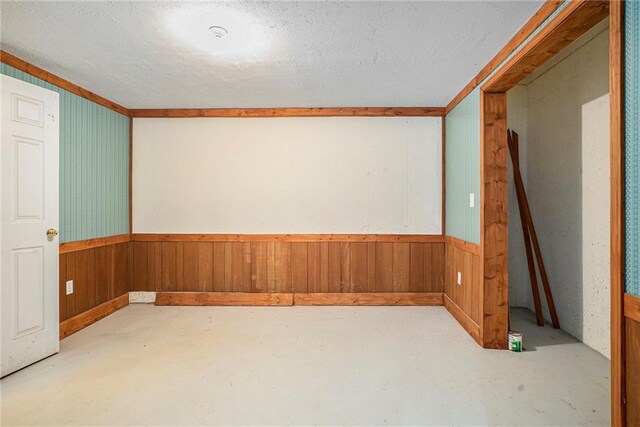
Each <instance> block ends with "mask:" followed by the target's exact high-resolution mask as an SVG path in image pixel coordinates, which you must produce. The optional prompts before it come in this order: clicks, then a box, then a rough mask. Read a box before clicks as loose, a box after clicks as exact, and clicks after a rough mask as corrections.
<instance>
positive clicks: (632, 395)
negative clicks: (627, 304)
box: [624, 318, 640, 426]
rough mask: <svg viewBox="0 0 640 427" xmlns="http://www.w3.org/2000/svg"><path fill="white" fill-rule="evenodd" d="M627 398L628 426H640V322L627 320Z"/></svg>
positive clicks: (625, 382)
mask: <svg viewBox="0 0 640 427" xmlns="http://www.w3.org/2000/svg"><path fill="white" fill-rule="evenodd" d="M625 336H626V345H625V354H624V356H625V360H626V366H628V367H629V368H627V369H626V370H625V381H624V384H625V392H626V393H625V398H626V402H627V405H626V414H624V415H626V425H628V426H640V369H638V367H639V366H640V322H637V321H636V320H634V319H631V318H627V319H626V320H625Z"/></svg>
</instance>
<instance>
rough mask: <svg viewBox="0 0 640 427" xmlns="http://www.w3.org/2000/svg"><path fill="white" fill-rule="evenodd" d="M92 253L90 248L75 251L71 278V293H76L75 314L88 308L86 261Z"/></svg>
mask: <svg viewBox="0 0 640 427" xmlns="http://www.w3.org/2000/svg"><path fill="white" fill-rule="evenodd" d="M90 255H93V253H92V250H91V249H87V250H83V251H78V252H76V253H75V275H74V280H73V293H74V294H75V295H76V298H75V300H76V304H75V309H76V314H77V313H82V312H84V311H87V310H88V309H89V304H88V294H89V275H88V271H87V263H88V260H89V256H90Z"/></svg>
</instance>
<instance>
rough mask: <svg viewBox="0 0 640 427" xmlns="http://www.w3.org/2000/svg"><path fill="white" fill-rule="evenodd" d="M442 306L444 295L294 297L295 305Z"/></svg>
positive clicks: (360, 294) (327, 294)
mask: <svg viewBox="0 0 640 427" xmlns="http://www.w3.org/2000/svg"><path fill="white" fill-rule="evenodd" d="M442 304H443V301H442V293H402V292H394V293H311V294H310V293H306V294H294V295H293V305H316V306H323V305H354V306H357V305H360V306H386V305H398V306H417V305H427V306H438V305H442Z"/></svg>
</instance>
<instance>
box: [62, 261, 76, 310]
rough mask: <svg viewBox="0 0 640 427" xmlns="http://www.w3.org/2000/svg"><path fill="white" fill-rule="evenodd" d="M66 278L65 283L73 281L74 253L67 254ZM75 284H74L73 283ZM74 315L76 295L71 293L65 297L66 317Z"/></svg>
mask: <svg viewBox="0 0 640 427" xmlns="http://www.w3.org/2000/svg"><path fill="white" fill-rule="evenodd" d="M66 267H67V268H66V273H67V277H65V282H66V281H67V280H73V279H74V278H75V274H76V253H75V252H72V253H68V254H67V266H66ZM74 283H75V282H74ZM76 314H78V313H77V312H76V293H75V292H74V293H72V294H70V295H67V317H73V316H75V315H76Z"/></svg>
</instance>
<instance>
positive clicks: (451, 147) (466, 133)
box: [445, 0, 568, 244]
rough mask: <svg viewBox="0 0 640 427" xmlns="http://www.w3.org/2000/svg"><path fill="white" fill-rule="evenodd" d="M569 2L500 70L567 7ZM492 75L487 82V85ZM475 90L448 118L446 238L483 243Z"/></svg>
mask: <svg viewBox="0 0 640 427" xmlns="http://www.w3.org/2000/svg"><path fill="white" fill-rule="evenodd" d="M567 3H568V0H567V1H565V2H564V3H563V4H562V5H560V7H559V8H558V9H556V11H555V12H554V13H553V14H552V15H551V16H549V18H547V20H546V21H544V22H543V23H542V24H541V25H540V26H539V27H538V28H537V29H536V30H535V31H534V32H533V33H532V34H531V35H530V36H529V37H528V38H527V39H526V40H525V41H524V42H522V43H521V44H520V46H518V48H516V49H515V50H514V51H513V52H512V53H511V55H509V57H507V58H506V59H505V60H504V61H503V62H502V64H500V66H499V67H496V69H495V70H494V71H493V73H495V72H496V71H497V70H499V69H500V67H501V66H502V65H503V64H504V63H505V62H506V61H508V60H509V58H511V56H513V55H514V54H515V53H516V52H518V51H519V50H520V49H521V48H522V46H523V45H525V44H526V43H527V42H528V41H529V40H530V39H531V38H532V37H533V36H535V35H536V34H537V33H538V32H539V31H540V30H541V29H542V28H543V27H544V26H545V25H546V24H547V22H549V21H550V20H551V19H553V17H554V16H555V15H556V14H557V13H558V12H560V11H561V10H562V9H564V8H565V7H566V5H567ZM493 73H491V74H490V75H489V76H487V78H485V79H484V80H483V81H482V83H484V82H485V81H486V80H487V79H489V77H491V76H492V75H493ZM482 83H480V85H478V88H476V89H475V90H473V91H472V92H471V93H470V94H469V95H467V97H466V98H465V99H464V100H462V101H461V102H460V103H459V104H458V105H456V107H455V108H454V109H453V110H451V111H450V112H449V114H447V118H446V135H445V137H446V141H445V145H446V147H445V148H446V156H445V158H446V160H445V161H446V177H445V179H446V193H447V194H446V204H447V211H446V212H447V219H446V221H447V222H446V234H447V235H448V236H453V237H457V238H458V239H463V240H466V241H468V242H472V243H476V244H479V243H480V209H479V206H480V89H479V87H480V86H481V85H482ZM473 191H475V197H476V203H475V206H476V207H475V208H470V207H469V193H471V192H473Z"/></svg>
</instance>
